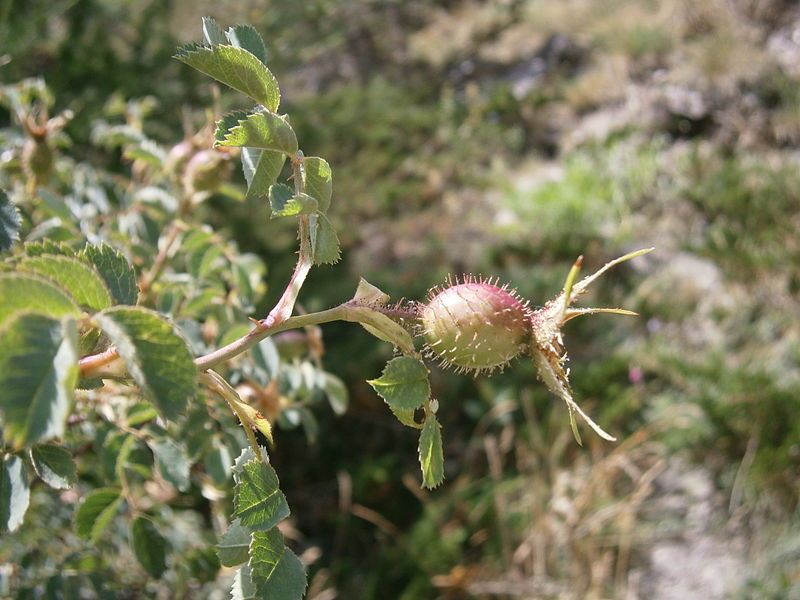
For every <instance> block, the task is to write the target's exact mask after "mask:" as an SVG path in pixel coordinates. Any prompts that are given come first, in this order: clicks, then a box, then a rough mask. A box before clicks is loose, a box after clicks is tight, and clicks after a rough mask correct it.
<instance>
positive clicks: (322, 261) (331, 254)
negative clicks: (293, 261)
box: [312, 215, 342, 265]
mask: <svg viewBox="0 0 800 600" xmlns="http://www.w3.org/2000/svg"><path fill="white" fill-rule="evenodd" d="M314 232H315V235H314V237H313V240H312V247H313V248H314V264H315V265H331V264H333V263H336V262H339V259H340V258H341V257H342V253H341V251H340V250H339V238H338V237H337V235H336V230H335V229H334V228H333V225H331V222H330V221H329V220H328V217H326V216H325V215H317V219H316V228H315V230H314Z"/></svg>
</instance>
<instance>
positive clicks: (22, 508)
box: [0, 454, 31, 531]
mask: <svg viewBox="0 0 800 600" xmlns="http://www.w3.org/2000/svg"><path fill="white" fill-rule="evenodd" d="M30 495H31V493H30V488H29V487H28V476H27V475H26V473H25V464H24V463H23V462H22V460H21V459H20V458H19V457H18V456H14V455H13V454H6V456H5V457H4V458H3V464H2V471H0V531H16V529H17V528H19V526H20V525H22V521H23V520H24V519H25V512H26V511H27V510H28V504H29V503H30Z"/></svg>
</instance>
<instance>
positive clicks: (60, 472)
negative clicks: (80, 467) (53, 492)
mask: <svg viewBox="0 0 800 600" xmlns="http://www.w3.org/2000/svg"><path fill="white" fill-rule="evenodd" d="M30 457H31V462H32V463H33V468H34V470H35V471H36V474H37V475H38V476H39V478H40V479H41V480H42V481H44V482H45V483H46V484H47V485H49V486H50V487H51V488H55V489H57V490H65V489H67V488H69V487H72V486H73V485H75V482H76V481H78V474H77V472H76V470H75V461H74V460H72V455H71V454H70V453H69V452H68V451H67V450H66V449H65V448H62V447H61V446H56V445H55V444H44V445H36V446H34V447H33V448H31V449H30Z"/></svg>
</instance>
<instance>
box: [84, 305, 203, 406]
mask: <svg viewBox="0 0 800 600" xmlns="http://www.w3.org/2000/svg"><path fill="white" fill-rule="evenodd" d="M95 320H96V321H97V323H98V325H100V328H101V329H102V330H103V331H104V332H105V334H106V335H107V336H108V337H109V339H110V340H111V342H112V343H113V344H114V345H115V346H116V347H117V350H118V352H119V355H120V356H121V357H122V358H123V360H124V361H125V365H126V366H127V368H128V371H129V372H130V374H131V377H133V379H134V381H135V382H136V383H137V384H138V385H139V387H140V388H141V389H142V392H143V393H144V395H145V396H146V397H147V399H148V400H150V401H151V402H153V404H155V406H156V408H158V410H159V412H160V413H161V414H162V415H163V416H165V417H166V418H168V419H175V418H177V417H178V415H180V413H181V412H182V411H183V409H184V408H185V407H186V404H187V402H188V401H189V400H191V399H192V398H194V396H195V393H196V391H197V369H196V368H195V366H194V359H193V358H192V354H191V352H190V351H189V348H188V346H187V345H186V341H185V340H184V339H183V338H182V337H181V336H180V335H179V334H178V331H177V329H176V328H175V326H174V325H173V324H172V323H170V322H169V321H167V320H166V319H165V318H164V317H162V316H161V315H159V314H158V313H156V312H154V311H152V310H149V309H146V308H141V307H114V308H110V309H108V310H106V311H103V312H102V313H100V314H98V315H95Z"/></svg>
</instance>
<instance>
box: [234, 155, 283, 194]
mask: <svg viewBox="0 0 800 600" xmlns="http://www.w3.org/2000/svg"><path fill="white" fill-rule="evenodd" d="M285 162H286V155H285V154H284V153H283V152H277V151H275V150H261V149H259V148H242V168H243V170H244V176H245V179H246V180H247V195H246V199H247V200H256V199H259V198H264V197H267V196H269V188H270V186H271V185H272V184H273V183H275V182H276V181H277V180H278V175H280V174H281V171H282V170H283V163H285ZM248 173H249V174H248Z"/></svg>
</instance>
